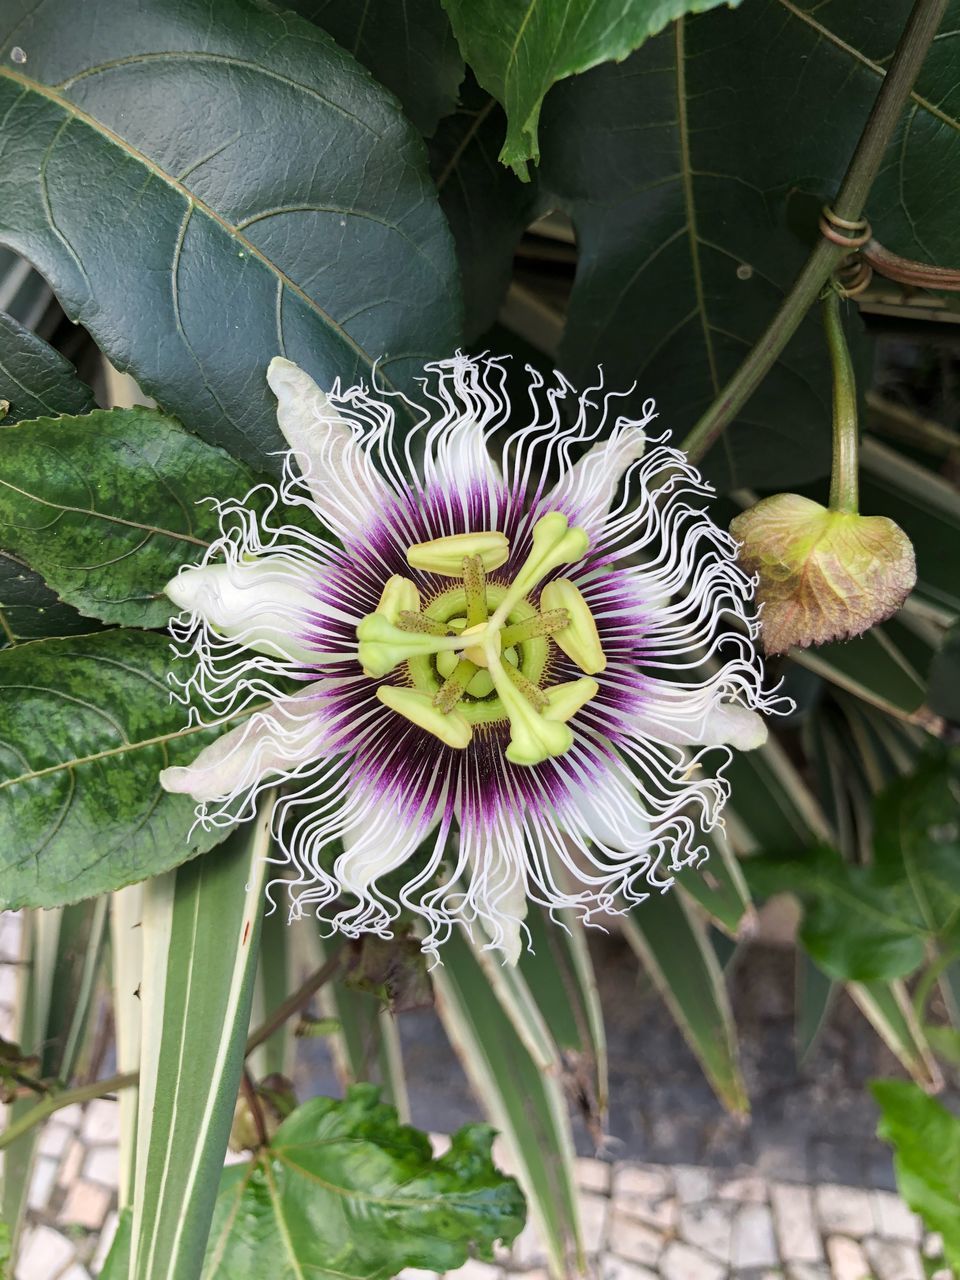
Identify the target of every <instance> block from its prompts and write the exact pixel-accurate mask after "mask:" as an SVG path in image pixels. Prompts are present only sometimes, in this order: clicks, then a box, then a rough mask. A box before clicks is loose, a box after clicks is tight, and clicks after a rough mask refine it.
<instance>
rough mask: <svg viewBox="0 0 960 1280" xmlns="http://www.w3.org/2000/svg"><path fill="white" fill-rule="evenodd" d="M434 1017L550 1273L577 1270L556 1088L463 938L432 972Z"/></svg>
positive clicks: (449, 945) (563, 1113)
mask: <svg viewBox="0 0 960 1280" xmlns="http://www.w3.org/2000/svg"><path fill="white" fill-rule="evenodd" d="M431 976H432V978H433V982H434V990H435V992H436V996H437V1012H438V1013H439V1015H440V1018H441V1021H442V1022H443V1025H444V1028H445V1030H446V1032H447V1035H448V1037H449V1039H450V1043H451V1044H452V1045H453V1047H454V1049H455V1050H456V1052H457V1054H458V1056H459V1057H460V1061H461V1062H462V1064H463V1068H464V1071H465V1072H466V1074H467V1077H468V1079H469V1080H470V1082H471V1084H472V1085H473V1088H474V1090H475V1092H476V1093H477V1095H478V1097H479V1098H480V1099H481V1101H482V1103H483V1105H484V1107H485V1109H486V1112H487V1115H488V1117H489V1119H490V1121H491V1123H492V1124H494V1125H496V1127H497V1128H498V1129H499V1130H500V1131H501V1133H502V1134H503V1138H504V1141H505V1142H506V1143H507V1146H508V1148H509V1151H510V1155H511V1164H512V1167H513V1169H515V1171H516V1174H517V1177H518V1178H519V1180H520V1183H521V1185H522V1187H523V1190H524V1192H525V1193H526V1195H527V1199H528V1201H529V1207H530V1212H531V1215H532V1217H533V1219H534V1221H535V1222H536V1223H537V1225H538V1226H539V1228H540V1232H541V1235H542V1236H543V1240H544V1243H545V1247H546V1249H547V1254H548V1257H549V1260H550V1265H551V1269H552V1271H553V1272H554V1274H555V1275H557V1276H560V1275H564V1274H566V1268H567V1261H568V1258H569V1256H570V1255H571V1254H572V1255H573V1256H574V1257H575V1258H576V1259H577V1261H578V1263H580V1264H582V1261H583V1248H582V1243H581V1236H580V1225H579V1211H578V1206H577V1195H576V1188H575V1179H574V1170H573V1138H572V1135H571V1132H570V1121H569V1116H568V1113H567V1106H566V1101H565V1098H564V1094H563V1089H562V1087H561V1085H560V1081H559V1080H558V1079H557V1078H556V1077H555V1076H554V1075H552V1074H549V1073H544V1072H543V1071H541V1070H540V1068H539V1067H538V1065H537V1062H536V1061H535V1060H534V1058H533V1057H532V1056H531V1054H530V1052H529V1051H528V1049H527V1046H526V1045H525V1044H524V1042H523V1041H522V1040H521V1039H520V1037H519V1036H518V1035H517V1032H516V1029H515V1027H514V1025H513V1023H512V1022H511V1020H510V1018H509V1017H508V1016H507V1014H506V1013H505V1012H504V1010H503V1008H502V1007H501V1005H500V1003H499V1001H498V999H497V997H496V995H495V994H494V992H493V991H492V989H491V987H490V984H489V982H488V980H487V976H486V974H485V972H484V970H483V969H482V968H481V967H480V965H479V964H478V962H477V959H476V957H475V956H474V954H473V952H472V951H471V949H470V947H469V945H468V944H467V942H466V940H465V939H464V938H463V936H462V935H460V934H458V933H455V934H454V935H453V936H452V937H451V938H449V939H448V940H447V942H446V943H445V944H444V949H443V964H442V965H437V967H436V968H435V969H433V970H432V973H431Z"/></svg>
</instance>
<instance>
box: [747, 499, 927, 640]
mask: <svg viewBox="0 0 960 1280" xmlns="http://www.w3.org/2000/svg"><path fill="white" fill-rule="evenodd" d="M730 532H731V533H732V534H733V536H734V537H735V538H736V539H737V540H738V542H740V544H741V546H740V553H739V558H740V563H741V564H742V565H743V567H744V569H746V571H747V572H748V573H755V574H756V575H757V578H758V583H757V592H756V598H757V602H758V604H761V605H762V606H763V609H762V612H761V615H760V630H761V637H762V640H763V647H764V649H765V651H766V652H767V653H783V652H785V651H786V650H787V649H789V648H790V647H791V646H793V645H797V646H799V647H800V648H801V649H805V648H807V647H808V646H810V645H817V644H826V643H828V642H829V641H831V640H849V639H851V638H852V637H853V636H859V635H862V633H863V632H864V631H867V630H868V629H869V628H870V627H872V626H875V625H876V624H877V623H878V622H882V621H883V620H884V619H885V618H889V617H890V616H891V614H894V613H896V611H897V610H898V609H899V608H900V606H901V605H902V604H903V602H904V600H905V599H906V597H907V596H908V595H909V593H910V591H911V590H912V589H913V585H914V583H915V582H916V579H917V571H916V565H915V562H914V556H913V547H912V545H911V543H910V539H909V538H908V537H907V535H906V534H905V533H904V532H903V530H902V529H901V528H900V527H899V526H898V525H896V524H894V522H893V521H892V520H888V519H887V517H886V516H861V515H855V514H852V513H849V512H844V511H829V510H828V509H827V508H826V507H822V506H821V505H820V504H819V503H818V502H813V501H811V500H810V499H809V498H803V497H801V496H800V495H799V494H797V493H778V494H776V495H775V496H774V497H772V498H764V499H763V500H762V501H761V502H758V503H757V505H756V506H755V507H751V508H750V510H749V511H745V512H744V513H743V514H742V515H739V516H737V517H736V519H735V520H733V521H732V522H731V524H730Z"/></svg>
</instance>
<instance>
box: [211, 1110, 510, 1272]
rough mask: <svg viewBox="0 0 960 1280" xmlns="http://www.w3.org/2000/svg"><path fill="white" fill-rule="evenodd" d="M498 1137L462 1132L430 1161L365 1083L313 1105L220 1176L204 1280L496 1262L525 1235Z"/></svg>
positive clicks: (477, 1129)
mask: <svg viewBox="0 0 960 1280" xmlns="http://www.w3.org/2000/svg"><path fill="white" fill-rule="evenodd" d="M492 1142H493V1130H492V1129H490V1128H488V1127H487V1126H486V1125H468V1126H467V1127H466V1128H464V1129H461V1130H460V1131H459V1133H456V1134H454V1137H453V1142H452V1144H451V1147H450V1150H449V1151H448V1152H447V1153H446V1154H445V1155H443V1156H441V1157H440V1158H439V1159H437V1160H434V1159H433V1157H432V1153H431V1148H430V1141H429V1139H428V1138H427V1136H426V1134H423V1133H420V1132H418V1131H417V1130H416V1129H411V1128H408V1127H407V1126H403V1125H400V1124H399V1123H398V1122H397V1116H396V1112H395V1111H394V1109H393V1108H392V1107H389V1106H387V1105H386V1104H383V1103H380V1102H379V1101H378V1090H377V1089H376V1088H375V1087H374V1086H372V1085H354V1086H353V1087H352V1088H351V1089H350V1090H349V1091H348V1093H347V1096H346V1098H344V1099H343V1100H342V1101H337V1100H335V1099H333V1098H313V1099H311V1101H309V1102H306V1103H304V1104H303V1106H302V1107H299V1108H298V1109H297V1110H296V1111H295V1112H294V1113H293V1114H292V1115H291V1116H289V1117H288V1119H286V1120H285V1121H284V1122H283V1124H282V1125H281V1126H280V1128H279V1129H278V1131H277V1133H276V1135H275V1136H274V1138H273V1139H272V1141H271V1143H270V1146H269V1148H267V1149H266V1150H265V1151H261V1152H260V1153H258V1155H257V1156H256V1157H255V1158H254V1159H253V1160H252V1161H251V1162H250V1163H249V1164H247V1165H236V1166H234V1167H232V1168H229V1169H227V1170H225V1171H224V1174H223V1177H222V1179H221V1184H220V1194H219V1197H218V1200H217V1209H216V1214H215V1217H214V1222H213V1228H212V1230H211V1233H210V1244H209V1250H208V1253H207V1261H206V1265H205V1267H204V1273H203V1274H204V1277H205V1278H207V1280H214V1278H215V1277H216V1278H218V1280H227V1278H228V1277H229V1280H260V1277H262V1276H265V1275H270V1276H273V1277H275V1278H276V1280H300V1278H301V1277H303V1276H305V1275H307V1274H308V1273H309V1274H310V1275H311V1276H317V1277H327V1278H328V1280H343V1277H344V1276H349V1277H351V1278H352V1280H360V1278H361V1277H369V1278H371V1280H373V1278H374V1277H376V1280H387V1278H388V1277H390V1276H395V1275H397V1273H398V1272H399V1271H401V1270H402V1269H403V1268H404V1267H411V1266H412V1267H421V1268H429V1269H430V1270H431V1271H441V1272H442V1271H452V1270H455V1269H456V1268H457V1267H460V1266H462V1265H463V1263H464V1262H466V1260H467V1258H468V1257H469V1256H471V1255H473V1256H476V1257H480V1258H486V1259H488V1260H490V1261H492V1260H493V1256H494V1255H493V1245H494V1243H495V1242H496V1241H497V1240H503V1241H504V1242H505V1243H507V1244H510V1243H512V1242H513V1240H514V1238H515V1237H516V1235H517V1234H518V1233H519V1231H520V1229H521V1228H522V1226H523V1220H524V1205H523V1197H522V1195H521V1194H520V1189H519V1187H518V1186H517V1184H516V1183H515V1182H514V1180H513V1179H512V1178H506V1177H504V1176H503V1174H501V1173H499V1172H498V1171H497V1169H496V1168H495V1167H494V1164H493V1161H492V1160H491V1158H490V1147H491V1144H492Z"/></svg>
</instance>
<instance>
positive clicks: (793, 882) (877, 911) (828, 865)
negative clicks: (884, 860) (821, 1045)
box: [744, 846, 927, 982]
mask: <svg viewBox="0 0 960 1280" xmlns="http://www.w3.org/2000/svg"><path fill="white" fill-rule="evenodd" d="M744 873H745V875H746V877H747V883H748V884H749V885H750V888H751V890H752V891H753V892H754V893H758V894H764V895H767V894H772V893H784V892H787V893H795V894H797V896H798V897H799V898H800V899H801V901H802V902H803V904H804V917H803V926H802V928H801V930H800V940H801V942H802V943H803V945H804V946H805V947H806V949H807V951H809V953H810V955H811V956H812V957H813V959H814V960H815V961H816V962H817V964H818V965H820V967H821V969H823V971H824V972H825V973H827V974H829V976H830V977H831V978H841V979H847V980H849V981H854V982H871V981H877V980H881V979H888V978H898V977H902V976H904V975H906V974H910V973H913V971H914V970H915V969H917V968H918V966H919V965H920V964H921V963H922V962H923V956H924V936H925V934H926V932H927V931H926V929H925V927H924V924H923V921H922V919H921V918H920V917H919V916H918V913H917V908H916V904H915V902H914V899H913V894H912V892H911V890H910V887H909V885H908V884H906V883H905V882H900V883H892V884H891V883H885V882H884V881H883V880H882V879H881V877H880V876H879V875H878V873H877V872H876V871H875V870H874V869H873V868H870V867H857V866H851V865H850V864H849V863H846V862H844V861H843V859H842V858H841V857H840V855H839V854H838V853H837V852H836V851H835V850H833V849H829V848H826V847H823V846H821V847H818V848H816V849H811V850H810V852H809V853H807V854H804V855H802V856H800V857H795V858H774V857H769V856H766V857H760V858H748V859H747V860H746V861H745V863H744Z"/></svg>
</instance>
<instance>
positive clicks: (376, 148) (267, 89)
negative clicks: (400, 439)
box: [0, 0, 459, 468]
mask: <svg viewBox="0 0 960 1280" xmlns="http://www.w3.org/2000/svg"><path fill="white" fill-rule="evenodd" d="M12 9H13V11H12V12H9V9H8V10H5V21H4V22H3V24H2V25H0V46H2V47H3V56H2V62H0V118H2V119H3V120H4V127H3V130H2V132H0V157H2V164H0V173H2V174H3V177H2V178H0V210H2V212H0V242H3V243H7V244H9V245H10V246H11V247H13V248H15V249H16V250H17V251H18V252H20V253H21V254H22V255H23V256H24V257H26V258H27V259H28V260H30V261H32V262H33V263H34V264H35V265H36V266H37V268H38V269H39V270H40V271H42V272H43V274H44V275H45V276H46V278H47V279H48V280H49V281H50V282H51V284H52V285H53V287H54V288H55V290H56V292H57V294H58V296H59V297H60V299H61V302H62V303H63V305H64V309H65V310H66V311H67V313H68V314H69V315H70V316H71V317H72V318H74V319H76V320H78V321H79V322H81V323H83V324H84V325H86V327H87V328H88V329H89V330H90V332H91V334H92V335H93V336H94V338H95V339H96V341H97V343H98V345H100V347H101V348H102V349H103V350H104V352H105V353H106V354H107V355H108V356H109V357H110V359H111V360H112V361H113V363H114V364H115V365H116V366H117V367H118V368H120V369H123V370H126V371H129V372H131V373H132V374H133V375H134V377H135V378H136V379H137V381H138V383H139V384H140V386H141V387H142V388H143V390H144V391H146V392H147V393H149V394H150V395H152V396H153V397H154V398H155V399H156V400H157V401H158V403H159V404H161V406H163V407H164V408H165V409H168V410H170V411H172V412H174V413H175V414H176V415H177V416H178V417H180V418H181V419H182V420H183V421H186V422H189V423H190V426H191V428H192V429H193V430H195V431H197V433H198V434H200V435H201V436H202V437H203V438H204V439H206V440H208V441H209V442H211V443H214V444H221V445H223V446H224V447H226V448H227V449H228V451H229V452H231V453H232V454H234V456H237V457H241V458H244V459H245V460H246V461H247V462H250V463H252V464H253V465H255V466H270V467H273V468H276V465H277V464H276V461H275V460H274V461H271V462H269V463H268V462H267V461H266V459H267V455H269V454H270V453H272V452H274V451H276V450H277V449H278V448H280V447H282V438H281V437H280V435H279V432H278V430H277V427H276V423H275V413H274V404H273V400H272V397H271V396H270V395H269V393H268V390H267V387H266V384H265V383H264V382H263V380H262V372H261V371H262V367H263V365H264V364H265V363H266V359H267V358H268V356H269V355H271V354H274V353H279V354H285V355H287V356H288V357H289V358H291V359H293V360H295V361H297V362H298V363H300V364H302V365H303V366H304V367H306V368H307V369H308V370H309V371H310V372H311V373H313V374H314V375H315V376H316V377H317V378H318V379H319V380H320V381H321V382H323V383H325V384H328V385H329V384H331V383H332V382H333V381H334V380H335V379H336V378H337V377H342V378H344V379H346V380H353V379H355V378H357V377H366V378H369V377H370V376H372V369H373V364H374V362H375V361H376V360H378V359H379V360H380V364H379V366H378V368H379V370H380V373H381V377H383V378H385V379H390V378H395V379H398V380H400V381H401V382H402V381H404V380H405V379H407V378H408V376H410V375H411V374H412V373H414V372H416V371H418V369H419V366H420V365H421V364H422V361H423V359H424V357H426V356H431V355H437V354H446V353H447V351H448V350H449V349H450V348H451V347H452V346H453V345H455V343H456V340H457V336H458V323H459V300H458V291H457V285H456V277H455V273H454V261H453V252H452V246H451V244H450V237H449V233H448V231H447V228H446V225H445V223H444V221H443V218H442V215H441V214H440V211H439V209H438V207H437V204H436V196H435V192H434V190H433V188H432V185H431V184H430V182H429V178H428V176H427V172H426V159H425V153H424V149H423V144H422V142H421V140H420V139H419V137H418V136H417V135H416V133H415V131H414V130H413V128H412V127H411V126H410V125H409V124H408V123H407V122H406V121H405V120H404V118H403V117H402V115H401V113H400V112H399V109H398V108H397V106H396V105H395V103H394V102H393V101H392V99H390V98H389V97H388V95H386V94H385V93H384V92H383V91H382V90H380V89H379V88H378V86H376V84H375V83H374V82H373V81H372V79H371V78H370V77H369V75H368V73H367V72H365V71H364V70H363V69H362V68H360V67H359V66H358V65H357V64H356V63H355V62H353V60H352V59H351V58H350V57H349V55H347V54H345V53H344V52H342V51H341V50H339V49H338V48H337V46H336V45H335V44H334V43H333V42H332V41H331V40H330V39H329V37H327V36H325V35H324V33H322V32H321V31H319V30H318V29H317V28H316V27H315V26H313V25H312V24H311V23H308V22H306V21H305V20H303V19H300V18H297V17H296V16H295V15H292V14H289V13H288V14H282V15H281V14H278V13H276V12H275V11H271V10H269V9H268V8H266V7H265V6H262V5H259V4H257V3H255V2H254V0H223V3H218V4H217V6H216V8H215V10H214V11H212V12H211V11H209V10H208V9H207V8H205V7H203V6H199V5H197V6H188V8H187V9H186V10H184V11H183V12H182V14H180V16H179V19H178V21H177V22H176V23H171V21H170V12H169V7H168V6H167V5H166V4H164V3H162V0H149V3H147V4H145V5H143V6H141V7H140V9H139V10H138V12H137V17H136V21H135V22H134V21H133V20H132V15H131V14H130V13H129V12H128V11H127V10H126V9H125V7H124V6H123V5H122V4H112V3H109V2H108V0H97V2H96V3H93V4H90V5H86V6H84V7H83V10H82V12H78V11H77V10H76V8H75V6H73V5H71V4H70V3H69V0H59V3H58V5H57V6H55V7H54V8H47V9H46V10H45V12H44V14H43V16H42V19H38V17H37V16H36V15H35V14H33V13H31V12H30V10H29V7H25V6H23V5H21V4H19V3H18V4H15V5H13V6H12ZM8 12H9V18H7V13H8ZM67 30H69V32H70V36H69V39H64V38H63V33H64V32H65V31H67ZM13 43H19V44H20V45H21V46H22V47H24V48H29V50H30V52H29V60H28V62H27V63H26V64H25V65H24V67H23V69H22V70H20V69H18V67H17V65H16V64H14V63H12V62H11V61H10V58H9V47H10V46H11V45H12V44H13ZM187 117H190V118H193V119H200V118H202V119H203V121H204V124H203V128H187V127H185V126H184V124H183V121H184V119H185V118H187ZM24 137H29V139H30V145H29V146H28V147H25V146H22V145H21V142H22V139H23V138H24ZM318 141H319V146H320V149H321V151H322V153H323V155H324V156H325V157H326V162H325V163H319V162H317V161H316V159H315V157H316V156H317V154H318ZM334 155H336V156H339V157H340V159H339V160H337V161H333V160H332V157H333V156H334ZM105 225H106V226H110V227H111V228H113V233H112V234H111V236H110V238H109V247H108V248H107V242H106V241H105V240H104V237H103V235H102V228H103V227H104V226H105ZM132 285H133V287H134V288H135V291H136V298H137V305H136V307H135V308H133V309H132V308H131V307H130V305H129V299H130V291H131V286H132Z"/></svg>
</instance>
